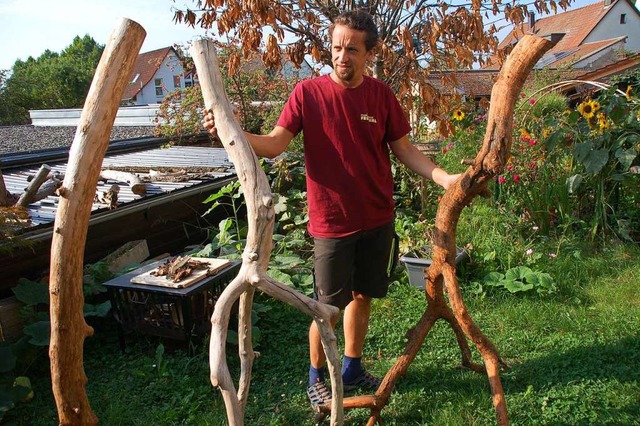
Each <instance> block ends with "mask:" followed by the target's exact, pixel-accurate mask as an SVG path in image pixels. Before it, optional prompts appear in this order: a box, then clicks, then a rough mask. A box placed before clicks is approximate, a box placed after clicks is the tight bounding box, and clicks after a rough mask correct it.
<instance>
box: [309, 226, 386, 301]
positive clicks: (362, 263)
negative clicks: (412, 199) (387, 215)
mask: <svg viewBox="0 0 640 426" xmlns="http://www.w3.org/2000/svg"><path fill="white" fill-rule="evenodd" d="M394 236H395V231H394V227H393V222H391V223H388V224H386V225H383V226H380V227H378V228H374V229H370V230H367V231H360V232H357V233H355V234H352V235H349V236H346V237H342V238H314V244H315V248H314V286H313V288H314V295H315V299H316V300H318V301H320V302H323V303H327V304H329V305H333V306H337V307H338V308H340V309H343V308H344V307H345V306H347V305H348V304H349V302H351V300H352V299H353V295H352V294H351V292H352V291H355V292H356V293H361V294H364V295H365V296H369V297H375V298H380V297H385V296H386V295H387V291H388V289H389V277H390V276H391V272H392V265H394V264H395V259H396V258H397V253H396V250H394V247H395V244H394Z"/></svg>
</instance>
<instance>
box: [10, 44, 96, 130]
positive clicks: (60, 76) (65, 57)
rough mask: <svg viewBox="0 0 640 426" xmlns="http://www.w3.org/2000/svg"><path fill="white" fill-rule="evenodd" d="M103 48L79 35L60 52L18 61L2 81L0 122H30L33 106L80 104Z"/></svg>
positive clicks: (52, 106) (46, 106) (56, 106)
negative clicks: (30, 112)
mask: <svg viewBox="0 0 640 426" xmlns="http://www.w3.org/2000/svg"><path fill="white" fill-rule="evenodd" d="M103 49H104V46H103V45H100V44H98V43H96V41H95V40H94V39H93V38H91V37H90V36H89V35H85V36H84V37H82V38H80V37H79V36H76V37H75V38H74V39H73V42H72V43H71V44H70V45H69V46H68V47H67V48H65V49H64V50H63V51H62V52H61V53H56V52H52V51H50V50H45V51H44V53H42V55H40V56H39V57H38V58H37V59H34V58H33V57H29V58H28V59H27V60H26V61H21V60H18V61H16V62H15V63H14V65H13V67H12V70H11V71H12V72H11V76H9V77H8V78H7V79H6V81H5V82H4V83H5V84H4V85H1V84H0V98H1V99H2V100H3V107H2V108H0V124H2V125H10V124H28V123H29V110H30V109H51V108H78V107H81V106H82V105H83V103H84V100H85V97H86V96H87V91H88V90H89V86H90V84H91V80H92V78H93V73H94V72H95V69H96V67H97V65H98V61H99V60H100V56H101V55H102V51H103Z"/></svg>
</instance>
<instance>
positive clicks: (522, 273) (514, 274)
mask: <svg viewBox="0 0 640 426" xmlns="http://www.w3.org/2000/svg"><path fill="white" fill-rule="evenodd" d="M532 272H533V271H532V270H531V268H528V267H526V266H516V267H515V268H511V269H509V270H508V271H507V273H506V274H505V279H507V280H510V281H514V280H525V279H526V277H527V276H528V275H530V274H531V273H532Z"/></svg>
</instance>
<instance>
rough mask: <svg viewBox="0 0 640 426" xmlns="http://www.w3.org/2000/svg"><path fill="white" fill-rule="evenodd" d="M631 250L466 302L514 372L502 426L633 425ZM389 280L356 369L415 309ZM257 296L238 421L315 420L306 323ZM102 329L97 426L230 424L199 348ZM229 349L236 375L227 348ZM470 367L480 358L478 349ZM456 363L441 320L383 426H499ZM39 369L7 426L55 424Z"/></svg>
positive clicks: (93, 397) (385, 353)
mask: <svg viewBox="0 0 640 426" xmlns="http://www.w3.org/2000/svg"><path fill="white" fill-rule="evenodd" d="M639 254H640V251H639V250H638V248H637V247H635V246H616V247H612V248H610V249H608V250H605V252H604V253H599V255H598V256H597V257H594V258H591V259H587V258H582V259H581V260H580V261H575V262H573V261H572V260H571V259H569V258H566V259H560V257H559V258H558V268H559V270H558V271H550V272H551V273H552V274H553V275H554V276H555V277H556V281H557V284H558V286H559V288H560V291H559V292H558V293H556V294H554V295H552V296H545V297H540V296H537V295H534V294H530V295H529V294H526V295H511V294H508V293H506V292H493V293H490V294H486V295H484V296H478V295H474V294H471V293H470V292H469V294H466V296H465V301H466V303H467V307H468V308H469V312H470V313H471V315H472V317H473V319H474V320H475V321H476V322H477V323H478V325H479V326H480V328H481V329H482V331H483V332H484V333H485V334H486V335H487V336H488V337H489V338H490V339H492V341H493V342H494V343H495V344H496V346H497V347H498V349H499V351H500V353H501V355H502V357H503V358H504V359H505V360H506V361H507V362H508V364H509V365H510V368H509V369H508V370H505V371H504V372H503V373H502V375H501V378H502V383H503V386H504V390H505V396H506V399H507V406H508V410H509V417H510V420H511V423H512V424H514V425H640V295H639V292H638V283H640V262H639V261H638V259H639V257H640V256H638V255H639ZM560 277H561V278H560ZM396 278H397V281H396V282H395V283H394V284H393V285H392V287H391V291H390V294H389V297H387V298H386V299H383V300H380V301H376V303H375V305H374V309H373V316H372V323H371V328H370V333H369V338H368V342H367V345H366V353H365V364H366V366H367V368H369V369H370V370H371V371H372V372H374V373H376V374H380V375H382V374H384V373H385V372H386V371H387V369H388V368H389V367H390V366H391V365H392V364H393V363H394V362H395V358H396V356H397V355H398V354H399V353H401V352H402V350H403V349H404V346H405V337H404V336H405V332H406V330H408V329H409V328H410V327H412V326H413V325H415V323H416V322H417V321H418V319H419V317H420V315H421V314H422V312H423V311H424V309H425V302H424V295H423V293H422V291H421V290H419V289H417V288H415V287H412V286H410V285H409V284H408V280H407V277H406V275H405V273H404V272H403V271H402V270H401V269H399V270H398V273H397V275H396ZM464 288H465V287H464V284H463V289H464ZM258 301H259V302H260V303H263V304H267V305H269V306H270V307H271V308H272V309H271V310H270V311H268V312H266V313H264V314H262V316H261V319H260V321H259V323H258V325H259V328H260V330H261V336H262V338H261V341H260V344H259V346H258V347H257V348H256V349H257V350H258V351H260V352H261V356H260V357H259V358H258V359H257V360H256V362H255V364H254V369H253V371H254V374H253V381H252V387H251V392H250V394H249V402H248V406H247V412H246V419H245V424H247V425H296V426H298V425H312V424H314V419H313V416H312V413H311V410H310V408H309V405H308V402H307V397H306V394H305V387H306V381H307V370H308V361H307V344H306V333H307V327H308V323H309V319H308V318H307V317H305V316H302V315H301V314H299V313H298V312H297V311H295V310H293V309H292V308H289V307H288V306H285V305H283V304H282V303H280V302H276V301H270V300H266V299H265V298H264V297H259V298H258ZM94 321H95V320H94ZM110 321H111V320H108V319H102V320H100V322H98V323H95V326H96V335H95V336H94V337H91V338H89V339H88V340H87V342H86V351H85V369H86V373H87V376H88V379H89V383H88V386H87V390H88V394H89V400H90V402H91V405H92V408H93V410H94V411H95V413H96V415H97V416H98V418H99V419H100V422H101V424H103V425H225V424H227V422H226V414H225V408H224V404H223V402H222V398H221V396H220V393H219V391H218V390H217V389H214V388H212V387H211V385H210V384H209V378H208V374H209V371H208V354H207V347H206V346H205V347H204V348H198V349H196V355H195V356H187V354H186V353H185V351H184V350H182V349H180V348H172V347H170V344H169V342H165V352H164V353H161V352H160V351H159V350H158V348H159V346H158V345H159V341H158V340H156V339H152V338H146V337H139V338H138V339H137V340H136V341H135V342H134V343H132V344H131V345H129V346H128V347H127V353H126V354H122V353H121V352H120V350H119V347H118V340H117V335H116V333H115V331H114V328H115V327H114V326H113V323H112V322H110ZM228 354H229V363H230V366H231V369H232V371H234V372H237V371H238V360H237V355H236V349H235V347H234V346H231V345H230V346H229V348H228ZM474 359H475V360H476V361H479V360H480V358H479V355H478V353H477V352H476V351H475V350H474ZM459 362H460V354H459V351H458V348H457V344H456V342H455V338H454V335H453V333H452V332H451V330H450V328H449V327H448V326H447V325H446V323H444V322H442V321H440V322H438V323H437V324H436V325H435V327H434V328H433V329H432V331H431V332H430V334H429V335H428V336H427V339H426V341H425V344H424V346H423V348H422V350H421V351H420V352H419V354H418V356H417V358H416V360H415V361H414V363H413V364H412V366H411V367H410V368H409V370H408V373H407V375H406V376H405V377H404V378H401V379H400V381H399V382H398V384H397V386H396V389H395V391H394V393H393V394H392V398H391V401H390V403H389V405H388V406H387V407H386V408H385V409H384V410H383V420H384V424H385V425H402V426H405V425H456V426H457V425H492V424H495V415H494V410H493V406H492V404H491V393H490V390H489V385H488V381H487V379H486V377H485V376H483V375H480V374H477V373H474V372H471V371H468V370H463V369H459V368H457V366H458V364H459ZM48 372H49V370H48V360H47V355H46V353H45V352H44V351H43V352H42V353H41V354H40V355H39V358H38V359H37V360H36V361H35V362H34V365H33V366H32V368H31V369H30V370H29V371H28V374H27V375H28V376H29V377H30V378H31V381H32V384H33V387H34V390H35V394H36V397H35V398H34V400H32V401H31V402H29V403H23V404H21V405H19V406H18V408H16V409H15V410H12V411H11V412H9V413H8V414H7V415H6V416H5V419H4V422H5V423H6V424H15V425H30V426H31V425H53V424H57V414H56V411H55V404H54V401H53V397H52V394H51V383H50V380H49V378H48ZM345 418H346V421H345V424H349V425H351V424H353V425H359V424H364V422H365V421H366V419H367V418H368V412H367V411H365V410H352V411H348V412H346V413H345Z"/></svg>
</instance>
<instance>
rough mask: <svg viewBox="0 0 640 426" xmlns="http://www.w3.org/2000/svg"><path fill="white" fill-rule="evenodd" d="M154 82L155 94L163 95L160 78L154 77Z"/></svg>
mask: <svg viewBox="0 0 640 426" xmlns="http://www.w3.org/2000/svg"><path fill="white" fill-rule="evenodd" d="M154 83H155V86H156V96H162V95H164V91H163V90H162V79H161V78H156V79H154Z"/></svg>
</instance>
